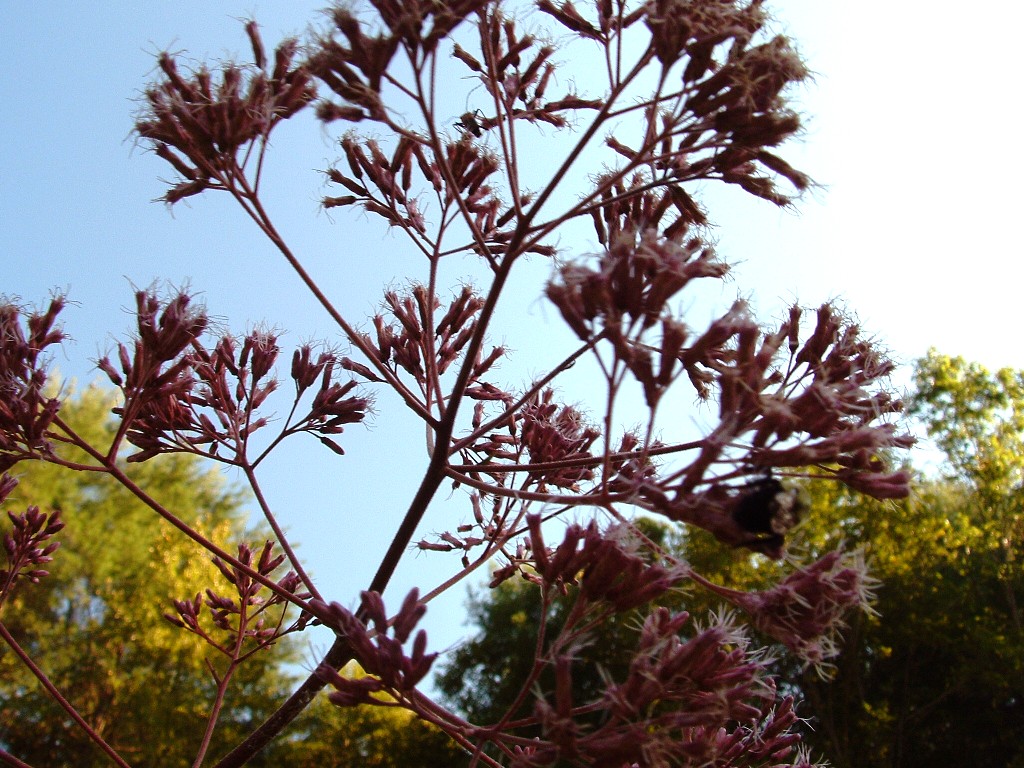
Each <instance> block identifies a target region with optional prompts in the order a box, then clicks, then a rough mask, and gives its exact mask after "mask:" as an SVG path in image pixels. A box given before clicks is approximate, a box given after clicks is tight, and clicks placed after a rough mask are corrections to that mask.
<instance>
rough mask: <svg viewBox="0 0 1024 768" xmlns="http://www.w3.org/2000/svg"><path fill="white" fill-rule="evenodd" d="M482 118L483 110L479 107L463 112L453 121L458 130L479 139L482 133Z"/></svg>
mask: <svg viewBox="0 0 1024 768" xmlns="http://www.w3.org/2000/svg"><path fill="white" fill-rule="evenodd" d="M483 118H484V115H483V112H481V111H480V110H479V109H474V110H473V111H472V112H464V113H463V114H462V116H461V117H460V118H459V119H458V120H456V121H455V127H456V128H458V129H459V130H460V131H465V132H466V133H471V134H473V136H475V137H476V138H478V139H479V138H480V137H481V136H483V135H484V129H483V128H482V127H481V126H480V121H481V120H483Z"/></svg>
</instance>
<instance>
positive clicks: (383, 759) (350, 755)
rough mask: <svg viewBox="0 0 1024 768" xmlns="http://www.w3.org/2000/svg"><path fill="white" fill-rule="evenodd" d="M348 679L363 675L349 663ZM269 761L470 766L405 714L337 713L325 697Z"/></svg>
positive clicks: (365, 767) (435, 732) (437, 734)
mask: <svg viewBox="0 0 1024 768" xmlns="http://www.w3.org/2000/svg"><path fill="white" fill-rule="evenodd" d="M346 674H348V675H353V674H354V675H356V676H361V675H362V671H361V670H358V668H357V665H355V664H354V663H350V664H349V666H348V668H347V673H346ZM385 698H386V697H385ZM266 759H267V762H268V764H271V765H287V766H294V768H348V766H360V768H461V767H462V766H468V764H469V756H468V755H467V754H466V753H465V752H464V751H463V750H461V749H460V748H459V747H458V746H457V745H456V744H455V743H454V742H453V741H452V740H451V738H449V737H448V735H447V734H445V733H444V732H443V731H441V730H440V729H438V728H436V727H434V726H432V725H430V724H428V723H426V722H424V721H423V720H421V719H419V718H418V717H416V716H415V715H414V714H413V713H412V712H410V711H409V710H407V709H402V708H400V707H380V706H368V705H363V706H359V707H345V708H338V707H335V706H333V705H332V704H330V702H328V700H327V695H326V693H323V692H322V693H321V694H320V695H319V696H317V698H316V701H315V702H314V703H313V704H312V705H311V706H310V707H309V708H307V709H306V710H305V711H304V712H303V713H302V715H301V716H300V717H299V719H297V720H296V722H295V725H294V727H293V728H292V729H291V730H290V731H289V733H288V735H287V737H286V738H285V739H282V740H280V741H278V742H277V743H275V744H273V745H272V746H271V747H270V748H269V750H268V752H267V754H266ZM275 761H276V762H275Z"/></svg>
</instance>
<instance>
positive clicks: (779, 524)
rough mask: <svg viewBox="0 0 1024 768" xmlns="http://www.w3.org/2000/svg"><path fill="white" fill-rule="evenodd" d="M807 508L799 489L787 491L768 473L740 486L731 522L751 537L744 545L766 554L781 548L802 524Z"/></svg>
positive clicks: (788, 489)
mask: <svg viewBox="0 0 1024 768" xmlns="http://www.w3.org/2000/svg"><path fill="white" fill-rule="evenodd" d="M806 507H807V504H806V503H805V502H804V500H803V498H802V497H801V495H800V491H799V490H797V489H796V488H786V486H784V485H783V484H782V482H781V481H780V480H779V479H778V478H776V477H773V476H772V475H771V473H770V472H769V473H768V474H767V475H764V476H763V477H758V478H755V479H754V480H751V481H750V482H749V483H747V484H746V485H744V486H741V487H740V489H739V498H738V499H737V501H736V504H735V506H734V507H733V510H732V519H733V521H734V522H735V523H736V524H737V525H738V526H739V527H740V528H742V529H743V530H744V531H746V532H747V533H749V534H751V535H752V536H751V539H750V540H749V541H746V542H743V546H747V547H751V548H752V549H758V550H760V551H766V550H767V549H778V548H781V547H782V544H783V543H784V537H785V535H786V533H787V532H789V530H790V529H791V528H793V526H795V525H796V524H797V523H799V522H800V516H801V515H802V514H803V513H804V511H805V510H806Z"/></svg>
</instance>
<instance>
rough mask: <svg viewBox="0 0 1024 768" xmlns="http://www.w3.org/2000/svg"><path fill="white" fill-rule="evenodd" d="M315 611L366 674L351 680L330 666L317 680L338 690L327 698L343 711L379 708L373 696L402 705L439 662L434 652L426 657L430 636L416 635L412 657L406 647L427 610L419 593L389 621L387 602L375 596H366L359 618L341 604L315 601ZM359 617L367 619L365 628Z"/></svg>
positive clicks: (408, 598) (323, 668)
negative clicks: (382, 695) (384, 696)
mask: <svg viewBox="0 0 1024 768" xmlns="http://www.w3.org/2000/svg"><path fill="white" fill-rule="evenodd" d="M311 609H312V610H313V612H314V613H315V614H316V616H317V618H319V619H320V620H321V621H322V622H323V623H324V624H325V625H327V626H328V627H330V628H331V629H333V630H334V631H335V632H336V633H337V634H338V636H339V637H340V638H341V639H342V640H343V641H344V642H345V643H347V644H348V647H349V649H350V651H351V653H352V658H354V659H355V660H356V661H357V662H358V663H359V666H361V667H362V668H363V669H364V670H365V671H366V673H367V675H366V677H361V678H351V677H345V676H343V675H340V674H338V672H337V671H335V670H334V669H332V668H331V667H329V666H326V665H321V666H320V667H319V668H318V669H317V675H318V676H319V677H320V678H321V679H322V680H323V681H324V682H326V683H329V684H330V685H332V686H333V687H334V688H335V690H334V691H332V692H331V693H330V694H329V696H328V698H330V700H331V702H332V703H333V704H336V705H338V706H340V707H351V706H357V705H359V704H368V703H369V704H372V703H374V702H378V703H379V700H377V699H375V698H374V695H373V694H375V693H381V692H386V693H388V694H389V695H391V696H393V697H394V698H395V699H398V700H402V699H403V698H406V697H407V695H408V694H409V693H410V692H412V691H413V690H414V689H415V688H416V685H417V684H418V683H419V682H420V681H421V680H422V679H423V678H424V677H425V676H426V675H427V673H428V672H429V671H430V667H431V665H432V664H433V663H434V659H435V658H437V654H436V653H427V652H426V650H427V633H426V632H425V631H424V630H422V629H421V630H419V631H418V632H416V636H415V637H414V638H413V641H412V649H411V652H410V654H409V655H406V653H405V651H404V650H403V648H402V646H403V645H405V643H406V641H408V639H409V637H410V635H412V631H413V630H414V629H415V628H416V624H418V623H419V620H420V619H421V618H423V614H424V613H425V612H426V610H427V607H426V606H425V605H424V604H423V603H421V602H420V600H419V590H417V589H413V590H412V591H411V592H409V594H408V595H406V597H405V600H403V601H402V607H401V608H400V609H399V611H398V613H397V614H396V615H395V616H394V617H393V618H392V619H390V620H389V619H388V617H387V613H386V611H385V609H384V601H383V600H382V599H381V596H380V595H379V594H378V593H376V592H363V601H362V605H361V607H360V610H359V615H358V616H357V615H356V614H354V613H352V612H351V611H349V610H348V609H347V608H345V607H344V606H341V605H339V604H338V603H331V604H330V605H328V604H326V603H324V602H322V601H317V600H314V601H312V603H311ZM359 616H364V617H365V618H366V623H364V622H363V621H362V620H360V618H359ZM371 626H372V629H371V628H370V627H371ZM389 632H390V635H389V634H388V633H389Z"/></svg>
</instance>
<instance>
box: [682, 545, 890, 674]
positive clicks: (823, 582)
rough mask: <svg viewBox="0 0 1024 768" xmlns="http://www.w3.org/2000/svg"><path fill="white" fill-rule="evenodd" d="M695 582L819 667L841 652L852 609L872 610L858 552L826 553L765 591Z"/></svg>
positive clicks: (868, 580)
mask: <svg viewBox="0 0 1024 768" xmlns="http://www.w3.org/2000/svg"><path fill="white" fill-rule="evenodd" d="M691 576H692V578H694V579H695V580H696V581H697V582H698V583H700V584H702V585H703V586H705V587H707V588H708V589H709V590H711V591H712V592H714V593H715V594H717V595H721V596H722V597H724V598H726V599H727V600H729V602H731V603H732V604H733V605H735V606H736V607H738V608H742V609H743V610H744V611H746V612H747V613H748V614H749V615H750V616H751V618H752V619H753V622H754V626H755V627H757V628H758V629H759V630H761V631H762V632H764V633H765V634H766V635H769V636H770V637H772V638H774V639H775V640H777V641H778V642H780V643H782V644H783V645H785V646H787V647H788V648H789V649H790V650H791V651H793V652H794V653H795V654H796V655H797V656H798V657H799V658H801V659H803V660H804V661H805V662H807V663H808V664H813V665H815V666H818V667H819V668H821V667H822V665H823V664H825V663H826V662H828V661H829V660H830V659H833V658H835V657H836V656H837V655H838V653H839V645H838V640H837V638H838V636H839V632H840V631H841V630H842V629H843V628H844V627H845V626H846V624H845V618H846V617H847V616H848V615H849V614H850V613H852V612H854V611H856V610H862V611H870V601H871V597H872V589H873V587H874V580H873V579H871V578H870V577H869V576H868V575H867V569H866V568H865V565H864V561H863V559H862V558H861V556H860V554H859V553H845V552H840V551H834V552H829V553H828V554H827V555H825V556H824V557H822V558H821V559H819V560H818V561H817V562H815V563H812V564H811V565H809V566H806V567H803V568H799V569H798V570H796V571H794V572H793V573H791V574H790V575H789V576H787V577H786V578H785V579H783V580H782V581H781V582H779V583H778V584H776V585H775V586H774V587H772V588H771V589H768V590H765V591H764V592H741V591H738V590H734V589H728V588H726V587H722V586H719V585H717V584H713V583H711V582H709V581H707V580H706V579H704V578H703V577H701V576H700V575H699V574H696V573H693V574H691Z"/></svg>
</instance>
